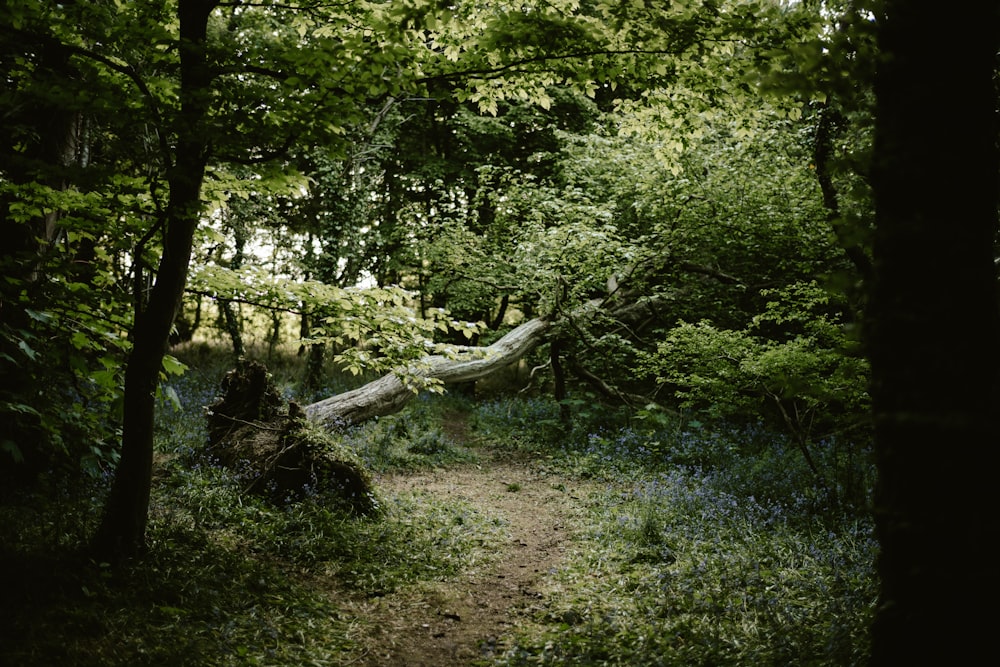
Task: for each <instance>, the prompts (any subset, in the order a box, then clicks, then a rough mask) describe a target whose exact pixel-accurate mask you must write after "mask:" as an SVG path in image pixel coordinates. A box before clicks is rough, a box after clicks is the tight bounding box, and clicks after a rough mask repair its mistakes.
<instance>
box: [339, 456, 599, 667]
mask: <svg viewBox="0 0 1000 667" xmlns="http://www.w3.org/2000/svg"><path fill="white" fill-rule="evenodd" d="M378 485H379V486H380V487H381V488H383V489H385V490H387V491H389V492H408V491H411V490H414V491H419V492H421V493H429V494H432V495H434V496H437V497H439V498H440V499H441V500H442V501H444V502H447V501H448V499H454V500H460V501H464V502H468V503H471V504H472V505H474V506H475V507H477V508H478V509H480V510H481V511H483V512H486V513H488V514H491V515H495V516H498V517H499V518H501V520H502V521H504V522H505V528H506V531H507V533H508V536H507V539H506V540H505V542H504V544H503V545H502V546H501V547H500V553H498V554H497V558H491V559H489V562H487V563H486V564H483V565H479V566H476V567H474V568H473V569H471V570H470V571H467V572H465V573H464V574H462V575H461V576H460V577H458V578H457V579H456V580H449V581H446V582H439V583H430V584H424V585H422V586H420V587H419V589H418V590H406V591H401V592H399V593H395V594H392V595H387V596H385V597H382V598H377V599H374V600H368V601H365V603H364V606H365V608H363V609H359V610H357V611H358V612H360V613H362V614H364V617H365V618H367V619H368V620H369V622H370V623H371V626H370V627H371V635H370V636H368V637H366V638H365V640H364V643H365V644H366V645H367V651H366V652H365V653H364V655H362V656H361V657H360V658H358V659H357V660H356V661H354V662H352V663H351V664H352V665H361V666H363V667H459V666H468V665H470V664H472V663H473V662H474V661H475V660H476V659H480V658H484V657H488V656H489V655H491V654H493V653H497V652H499V651H501V650H502V649H503V646H502V645H501V637H502V635H503V634H504V633H505V632H506V631H507V630H509V629H510V628H511V627H512V625H513V624H515V623H517V617H518V612H520V611H523V610H530V608H531V607H532V606H533V605H538V604H539V603H540V602H541V601H542V598H543V595H542V593H541V592H540V585H541V584H542V583H543V579H544V577H545V576H546V575H547V574H548V573H549V572H551V571H552V570H553V569H554V568H557V567H558V566H559V564H560V562H561V561H562V560H563V558H564V557H565V555H566V553H567V550H568V549H569V548H570V541H571V539H572V535H573V532H574V531H575V530H577V528H578V526H579V524H580V517H581V516H582V513H583V510H584V506H585V503H586V500H587V496H588V495H589V494H590V493H591V491H592V490H593V488H594V487H593V485H587V484H585V483H581V482H580V481H571V480H569V479H568V478H564V477H562V476H559V475H553V474H548V473H546V472H544V471H542V470H540V469H539V468H538V467H537V466H533V465H532V464H530V463H520V462H510V461H504V462H501V461H489V462H483V463H481V464H479V465H475V466H472V465H470V466H463V467H461V468H449V469H447V470H439V471H431V472H423V473H414V474H408V475H398V476H392V477H383V478H382V479H380V480H378Z"/></svg>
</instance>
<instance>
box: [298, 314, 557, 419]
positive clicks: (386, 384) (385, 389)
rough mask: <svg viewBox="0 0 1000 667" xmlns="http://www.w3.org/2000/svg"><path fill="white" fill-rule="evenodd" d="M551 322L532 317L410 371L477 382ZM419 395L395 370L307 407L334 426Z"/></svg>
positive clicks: (388, 410) (532, 342) (525, 348)
mask: <svg viewBox="0 0 1000 667" xmlns="http://www.w3.org/2000/svg"><path fill="white" fill-rule="evenodd" d="M550 325H551V323H550V322H549V321H548V320H545V319H542V318H537V319H533V320H529V321H527V322H525V323H524V324H522V325H521V326H519V327H517V328H516V329H514V330H513V331H511V332H510V333H508V334H507V335H506V336H504V337H503V338H501V339H500V340H498V341H496V342H495V343H493V344H492V345H489V346H487V347H483V348H476V347H460V348H458V349H457V352H458V356H457V357H455V358H452V357H446V356H443V355H432V356H429V357H427V358H426V359H424V361H423V362H422V363H421V364H420V365H419V366H417V367H414V368H413V369H411V370H413V371H414V372H413V374H414V375H416V376H418V377H422V378H427V379H434V380H439V381H441V382H443V383H444V384H453V383H456V382H468V381H470V380H478V379H480V378H484V377H486V376H488V375H490V374H491V373H493V372H494V371H497V370H499V369H501V368H504V367H505V366H508V365H510V364H512V363H514V362H515V361H518V360H519V359H520V358H521V357H523V356H524V355H525V354H526V353H528V352H529V351H530V350H531V349H532V348H534V347H535V346H536V345H538V344H539V343H541V342H542V341H544V340H545V334H546V332H547V331H548V329H549V326H550ZM415 395H416V394H415V393H414V391H413V389H411V388H410V387H407V386H406V385H405V384H404V383H403V382H402V380H400V379H399V377H398V376H397V375H396V374H395V373H389V374H387V375H383V376H382V377H381V378H379V379H377V380H374V381H372V382H369V383H368V384H366V385H364V386H363V387H359V388H357V389H354V390H352V391H347V392H344V393H342V394H337V395H336V396H331V397H330V398H326V399H323V400H322V401H317V402H316V403H312V404H310V405H307V406H305V408H304V410H305V412H306V415H307V416H308V417H309V418H310V419H311V420H313V421H314V422H317V423H319V424H321V425H323V426H325V427H327V428H332V427H337V426H343V425H347V424H360V423H361V422H363V421H365V420H366V419H371V418H372V417H377V416H382V415H388V414H392V413H394V412H398V411H399V410H400V409H402V408H403V406H404V405H406V404H407V403H408V402H409V401H410V399H412V398H413V397H414V396H415Z"/></svg>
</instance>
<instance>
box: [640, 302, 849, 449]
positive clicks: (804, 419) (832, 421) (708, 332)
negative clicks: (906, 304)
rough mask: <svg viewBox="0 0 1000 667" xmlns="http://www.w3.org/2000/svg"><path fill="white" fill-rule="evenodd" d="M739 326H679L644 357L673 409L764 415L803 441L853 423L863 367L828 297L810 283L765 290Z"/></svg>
mask: <svg viewBox="0 0 1000 667" xmlns="http://www.w3.org/2000/svg"><path fill="white" fill-rule="evenodd" d="M763 296H764V297H765V298H768V299H773V300H770V301H768V304H767V307H766V309H765V310H764V312H763V313H761V314H760V315H758V316H757V317H755V318H754V320H753V321H752V323H751V324H750V326H748V327H747V328H746V329H744V330H740V331H734V330H731V329H719V328H716V327H714V326H712V325H711V324H710V323H709V322H707V321H702V322H699V323H697V324H688V323H682V324H681V325H679V326H678V327H676V328H674V329H673V330H672V331H671V332H670V333H669V335H668V336H667V338H666V340H664V341H663V342H662V343H660V345H659V347H658V349H657V352H656V354H654V355H650V357H648V359H647V366H646V372H647V373H649V374H651V375H655V376H656V377H657V381H658V382H660V383H661V384H664V385H667V386H669V387H671V388H673V390H674V391H675V393H676V396H677V397H678V398H679V399H680V401H681V406H682V407H684V408H687V409H693V410H697V411H700V412H703V413H705V414H707V415H709V416H710V417H712V418H714V419H735V420H742V421H747V420H755V419H756V417H757V415H760V414H771V415H773V418H776V419H777V420H778V423H783V424H784V426H785V427H786V428H787V429H789V430H790V432H791V435H793V436H794V437H796V438H797V439H799V440H801V441H803V442H804V441H808V440H810V439H812V438H814V437H816V435H815V434H814V431H818V432H819V434H820V435H822V434H823V433H824V431H825V430H829V429H836V428H838V425H839V426H840V427H842V426H843V425H844V424H845V423H846V424H852V423H857V422H859V421H861V420H863V419H864V415H865V413H866V410H867V407H868V394H867V377H868V370H867V369H868V367H867V363H866V362H865V360H864V359H863V358H862V357H861V356H860V355H859V353H858V350H857V344H856V342H855V341H853V340H852V339H851V338H850V337H849V336H848V333H847V330H846V328H845V326H844V324H843V323H842V322H841V321H840V316H838V314H837V312H836V308H835V304H834V303H832V302H831V298H830V296H829V294H828V293H827V292H826V291H825V290H824V289H823V288H821V287H819V286H818V285H816V284H815V283H809V284H797V285H792V286H790V287H789V288H786V289H783V290H767V291H765V292H763Z"/></svg>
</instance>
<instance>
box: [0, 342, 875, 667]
mask: <svg viewBox="0 0 1000 667" xmlns="http://www.w3.org/2000/svg"><path fill="white" fill-rule="evenodd" d="M181 358H182V359H183V355H182V356H181ZM227 361H228V360H227V358H226V357H224V356H221V355H220V356H213V355H208V354H203V355H202V356H201V357H200V359H199V364H198V365H194V363H193V361H192V360H190V359H189V360H188V362H189V363H190V364H191V366H192V367H191V368H190V370H189V371H188V372H187V373H186V374H185V375H183V376H180V377H177V378H173V379H171V387H172V391H171V392H164V398H163V401H164V404H163V406H162V409H161V415H162V418H161V421H160V424H159V427H158V431H157V461H156V472H155V485H154V494H153V500H152V505H151V523H150V539H149V544H148V551H147V553H146V554H145V555H144V558H143V559H141V560H140V561H137V562H136V563H135V564H134V565H132V566H130V567H128V568H125V569H112V568H108V567H106V566H105V565H103V564H101V563H99V562H94V561H91V560H89V559H88V557H87V555H86V552H85V551H84V550H83V546H84V545H85V540H86V535H87V534H88V533H89V530H90V529H91V528H92V526H93V524H94V515H95V508H96V507H98V506H99V504H100V502H101V499H102V494H103V492H104V491H105V490H106V489H105V487H106V482H103V481H101V480H100V479H98V480H95V481H94V483H93V484H90V485H79V484H78V485H76V486H73V485H69V484H68V483H63V482H60V481H59V480H60V477H59V476H58V475H57V474H56V473H55V472H53V474H52V475H51V478H50V480H51V481H50V483H51V484H52V485H57V486H58V485H60V484H62V486H59V487H58V492H57V493H45V494H36V495H31V496H21V497H17V498H11V499H9V500H10V502H7V503H5V504H4V505H3V510H2V511H3V513H4V516H3V517H2V518H3V522H2V526H3V527H2V530H3V541H2V544H3V548H2V558H3V565H4V567H3V568H2V572H3V577H2V579H3V581H2V582H0V585H2V586H3V590H4V593H5V604H4V606H3V612H2V614H3V618H2V619H0V620H2V621H3V622H2V627H3V631H2V634H0V639H2V643H0V662H4V663H5V664H18V665H49V664H73V665H168V664H170V665H173V664H181V665H251V664H267V665H302V664H369V665H375V664H386V665H388V664H393V663H392V662H388V661H385V660H383V661H382V662H380V661H379V660H381V658H379V657H378V656H379V655H380V654H379V653H378V651H377V650H373V649H372V637H373V636H374V635H373V633H375V632H376V627H375V626H376V625H378V624H377V623H376V621H375V619H374V618H372V617H368V616H366V615H365V613H364V610H366V609H369V607H368V606H366V605H370V604H373V602H372V601H378V600H380V599H383V598H385V599H393V600H398V599H409V600H411V603H412V606H413V608H420V605H421V604H424V606H426V604H425V603H419V602H412V601H413V600H418V601H419V600H420V599H421V596H424V595H427V594H428V593H427V591H429V590H432V589H433V588H434V587H435V586H442V585H443V586H445V587H459V588H460V587H461V585H462V584H461V583H460V582H463V581H465V579H464V577H466V576H467V574H468V573H469V572H471V571H474V570H476V571H478V570H480V569H483V568H486V569H487V570H488V569H489V568H490V567H493V566H494V565H491V564H495V563H496V561H497V559H498V558H499V554H502V553H506V552H505V551H504V549H506V548H508V547H507V546H506V544H507V543H508V542H509V541H510V539H511V535H510V530H511V522H512V520H513V519H512V517H511V516H509V515H508V516H503V515H502V514H501V513H500V511H499V510H498V508H497V504H496V503H495V502H493V501H491V500H490V499H489V496H488V495H486V490H485V489H482V490H480V491H473V492H471V495H468V496H463V497H455V496H453V495H449V496H441V495H435V493H431V492H429V491H425V490H423V489H421V488H419V486H418V487H405V488H404V487H399V486H396V487H392V488H391V490H390V487H389V486H388V480H389V479H390V478H396V479H407V478H411V477H412V478H414V479H420V478H419V477H416V476H419V475H421V474H426V473H427V472H428V471H431V472H433V474H435V475H438V476H440V477H441V479H444V480H447V479H448V475H449V474H450V472H449V471H455V472H454V473H453V474H458V471H460V470H466V469H472V470H479V471H480V472H481V473H482V479H483V480H484V482H483V484H484V486H485V485H486V484H487V483H488V482H492V483H493V488H498V489H500V493H502V494H503V496H504V498H506V499H508V500H509V501H510V503H515V504H514V505H511V507H514V508H517V507H519V506H517V505H516V503H517V502H518V500H519V498H518V497H519V494H524V493H525V492H526V491H525V487H526V482H521V481H518V480H512V479H493V478H491V470H492V469H494V468H495V466H497V462H498V461H507V462H515V463H516V465H517V466H518V467H519V469H524V470H530V471H531V474H532V475H533V476H534V477H533V478H535V479H541V480H549V481H548V482H544V483H546V484H548V485H549V487H551V489H550V491H552V492H555V493H561V494H563V495H564V496H566V497H567V498H568V497H570V496H573V495H574V494H577V495H581V496H582V495H583V494H581V493H579V492H578V491H573V490H571V489H569V488H566V487H568V486H572V485H574V484H576V482H575V481H574V480H586V483H587V484H589V485H590V486H589V488H591V489H596V491H594V492H591V493H589V494H587V495H586V496H585V497H583V498H582V500H581V502H583V505H582V506H583V507H584V508H585V510H584V514H583V516H582V520H581V521H579V525H578V528H577V529H576V530H574V531H572V535H571V537H569V538H568V541H567V542H566V548H565V555H564V556H563V557H561V559H560V560H559V561H558V562H555V563H553V564H551V566H550V567H547V569H546V570H545V571H544V572H541V573H540V574H539V575H538V576H539V577H540V580H539V582H538V583H536V584H535V585H534V587H533V590H532V592H531V595H530V596H526V597H525V598H524V599H523V600H520V601H519V602H517V603H516V604H512V605H511V607H510V608H508V609H505V610H504V615H505V616H506V617H507V618H508V619H509V623H508V625H506V626H505V627H506V629H505V630H504V632H503V633H502V634H500V635H494V634H491V635H489V636H484V635H477V634H476V632H475V628H467V630H468V636H467V637H466V641H468V642H469V643H470V644H471V647H470V648H469V650H468V651H467V652H466V653H464V654H462V656H463V657H461V658H446V657H442V658H441V659H442V660H445V662H441V663H440V664H447V665H451V664H455V665H459V664H467V665H473V664H475V665H527V664H574V665H575V664H590V665H692V664H706V665H707V664H712V665H745V664H761V665H767V664H773V665H779V664H791V663H794V664H811V665H845V664H858V663H861V662H864V661H865V658H866V655H867V651H868V638H867V628H868V626H869V623H870V620H871V616H872V613H873V606H874V600H875V579H874V575H873V569H872V561H873V558H874V551H875V545H874V541H873V539H872V529H871V522H870V519H868V518H867V517H868V514H867V505H866V503H867V495H866V491H867V490H868V488H869V487H870V472H869V470H868V464H867V460H866V458H865V456H864V452H860V453H857V455H856V456H855V457H854V458H853V459H852V463H851V467H850V470H849V471H848V466H847V464H845V463H844V460H843V459H844V455H843V452H844V450H845V449H847V447H846V445H841V446H835V443H830V444H828V445H827V446H824V447H819V448H817V450H816V451H817V459H818V460H819V461H820V463H821V465H822V466H823V467H824V469H825V470H837V471H839V472H838V473H837V474H836V475H832V474H831V476H830V477H829V478H828V480H827V481H828V482H830V481H834V480H835V481H836V482H837V483H836V484H833V488H834V489H835V493H834V494H831V492H830V488H828V487H829V486H830V485H829V484H828V486H825V487H824V486H820V485H818V484H817V481H816V478H815V476H814V475H813V474H812V472H811V470H810V469H809V467H808V466H807V465H806V464H805V463H804V462H803V461H802V457H801V453H800V452H799V451H798V450H797V449H796V448H795V447H793V446H790V445H789V444H788V443H787V442H785V441H784V440H783V437H782V436H781V435H775V434H770V433H768V432H766V431H764V430H762V429H761V428H759V427H757V426H753V425H751V426H734V425H716V426H712V425H709V424H702V423H699V422H697V421H694V420H692V419H690V418H685V417H678V416H669V417H664V416H659V417H655V418H654V417H653V416H649V415H647V416H646V418H645V419H643V420H636V419H629V418H627V417H626V416H625V415H623V414H619V413H617V412H615V411H612V410H597V409H594V408H595V407H596V406H595V405H594V403H593V402H592V399H589V398H587V397H583V396H581V397H577V398H575V399H572V404H573V406H574V410H573V419H572V422H571V424H572V425H571V426H569V427H568V428H564V427H563V426H561V424H562V422H561V421H560V419H561V411H560V405H559V404H558V403H557V402H555V401H553V400H552V399H551V398H545V397H539V396H535V397H527V396H517V395H512V396H500V397H498V398H495V399H492V400H488V401H482V402H479V403H476V402H473V401H471V400H469V399H467V398H461V397H449V396H444V397H429V398H425V399H421V400H418V401H416V402H414V403H413V404H412V405H411V406H410V407H409V408H407V409H406V410H404V411H403V412H401V413H399V414H397V415H393V416H390V417H385V418H382V419H379V420H376V421H374V422H371V423H368V424H365V425H362V426H359V427H355V428H352V429H348V430H345V431H343V432H342V433H341V434H340V436H339V437H341V438H343V440H344V441H345V442H347V443H349V444H350V446H352V447H354V448H355V449H356V451H357V453H358V455H359V457H360V458H361V459H362V460H363V461H365V462H366V465H368V466H369V467H370V468H371V470H372V471H373V474H374V475H375V478H376V480H380V479H381V480H385V481H386V483H385V484H384V485H383V487H382V489H381V490H380V491H379V493H378V500H379V510H378V512H377V513H376V514H374V515H372V516H368V517H358V516H352V515H351V514H350V513H349V512H346V511H345V510H344V508H343V507H342V506H341V505H338V503H337V502H336V499H335V498H331V497H329V496H324V495H323V493H322V492H316V493H314V494H312V495H309V494H307V495H306V497H305V498H303V499H301V500H297V501H295V502H290V503H280V502H279V503H275V502H272V501H268V500H265V499H261V498H257V497H253V496H249V495H247V494H244V493H241V486H240V479H239V474H238V471H232V470H227V469H223V468H221V467H219V466H217V465H215V464H214V463H213V461H212V460H211V458H210V457H208V456H206V451H205V441H206V434H205V420H204V414H203V410H204V406H205V405H208V404H210V403H211V401H212V400H213V398H214V397H215V394H216V393H217V391H218V382H219V380H220V378H221V376H222V374H223V373H224V371H225V369H226V368H227V366H226V364H227ZM274 366H275V368H279V369H283V370H282V372H281V374H280V375H278V376H276V380H277V384H278V386H279V387H281V388H282V390H283V391H284V392H286V393H288V394H289V395H292V394H294V392H295V391H296V390H297V387H298V383H299V381H300V379H301V373H300V372H299V368H300V367H299V366H297V365H296V363H295V362H294V360H291V361H290V362H288V363H287V364H284V363H275V364H274ZM167 394H169V395H170V396H172V397H174V398H175V399H176V401H177V404H176V405H172V404H171V402H170V400H169V399H168V397H167ZM509 469H510V468H509V467H508V468H507V470H509ZM555 480H559V481H558V482H557V481H555ZM845 480H849V483H848V482H846V481H845ZM376 486H377V487H378V482H377V483H376ZM50 491H51V489H50ZM477 493H481V494H482V495H476V494H477ZM537 509H538V508H537V507H532V506H531V505H526V506H524V507H521V508H520V510H519V511H520V512H522V513H523V514H524V515H525V516H530V515H531V514H532V513H533V512H536V511H537ZM54 510H55V511H54ZM508 511H514V510H508ZM522 518H523V517H522ZM566 522H567V523H571V521H570V520H569V519H568V518H567V519H566ZM514 555H515V557H516V558H520V559H524V560H525V562H529V559H530V555H529V554H525V553H523V552H514ZM469 594H470V595H472V596H473V598H474V596H475V594H476V591H471V592H470V593H469ZM400 596H402V597H400ZM435 613H437V612H435ZM447 613H450V612H447ZM452 616H455V617H457V616H458V614H454V613H452ZM462 617H463V618H464V619H465V621H466V622H467V623H472V620H471V619H472V618H473V617H472V616H470V615H469V614H465V613H463V614H462ZM434 618H437V619H440V618H441V614H440V613H437V616H435V617H434ZM418 620H419V619H418ZM449 622H451V621H449ZM456 623H457V622H456ZM417 627H418V628H419V627H421V626H420V624H419V623H418V624H417ZM494 629H495V628H494ZM419 639H420V635H418V637H417V640H419ZM433 639H434V638H433V636H432V635H427V640H428V641H433ZM380 641H381V640H380ZM415 641H416V640H415Z"/></svg>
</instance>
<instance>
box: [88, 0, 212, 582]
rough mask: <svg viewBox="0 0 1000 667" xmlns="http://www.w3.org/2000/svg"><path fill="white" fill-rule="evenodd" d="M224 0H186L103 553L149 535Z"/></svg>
mask: <svg viewBox="0 0 1000 667" xmlns="http://www.w3.org/2000/svg"><path fill="white" fill-rule="evenodd" d="M216 4H217V2H216V0H180V3H179V5H178V17H179V19H180V45H179V47H180V63H181V67H180V77H181V87H180V96H181V118H180V119H179V126H178V136H179V139H178V143H177V149H176V161H175V163H174V165H172V167H171V169H170V171H169V173H168V181H169V183H170V199H169V202H168V207H167V213H166V215H167V220H166V226H165V232H164V242H163V255H162V257H161V259H160V264H159V267H158V268H157V272H156V282H155V283H154V285H153V289H152V293H151V294H150V298H149V302H148V304H147V305H146V307H145V309H144V310H143V311H142V312H141V313H138V314H137V316H136V321H135V326H134V330H133V346H132V351H131V353H130V354H129V357H128V361H127V367H126V370H125V397H124V400H125V404H124V413H125V416H124V419H123V422H122V453H121V460H120V461H119V463H118V468H117V470H116V472H115V481H114V484H113V486H112V488H111V494H110V496H109V497H108V501H107V504H106V506H105V511H104V516H103V519H102V522H101V525H100V527H99V528H98V531H97V533H96V535H95V538H94V543H93V546H94V551H95V555H96V556H97V557H98V558H100V559H102V560H106V561H109V562H117V561H121V560H124V559H128V558H130V557H133V556H135V555H137V554H138V553H139V552H140V551H141V549H142V547H143V545H144V542H145V534H146V523H147V518H148V512H149V493H150V486H151V483H152V466H153V417H154V411H155V410H154V408H155V403H154V401H155V395H156V385H157V382H158V379H159V372H160V367H161V365H162V362H163V355H164V353H165V351H166V346H167V340H168V338H169V335H170V328H171V326H172V324H173V321H174V317H175V315H176V313H177V308H178V306H179V304H180V302H181V297H182V296H183V294H184V285H185V282H186V281H187V270H188V262H189V261H190V258H191V248H192V244H193V239H194V231H195V228H196V227H197V225H198V220H199V216H200V213H201V202H200V192H201V184H202V179H203V177H204V173H205V163H206V151H207V149H206V146H207V144H206V134H205V132H204V129H203V128H202V127H201V125H202V123H203V119H204V117H205V115H206V113H207V109H208V104H209V100H210V97H209V95H208V89H209V86H210V84H211V72H210V70H209V67H208V62H207V57H206V52H205V36H206V28H207V24H208V16H209V14H210V13H211V11H212V9H213V8H214V7H215V6H216Z"/></svg>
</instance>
